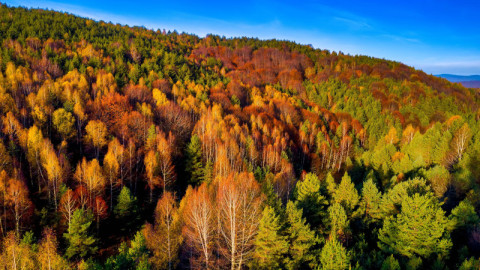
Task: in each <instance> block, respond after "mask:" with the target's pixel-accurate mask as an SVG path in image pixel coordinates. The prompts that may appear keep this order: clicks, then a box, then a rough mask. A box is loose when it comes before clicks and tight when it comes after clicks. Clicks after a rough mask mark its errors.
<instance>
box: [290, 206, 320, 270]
mask: <svg viewBox="0 0 480 270" xmlns="http://www.w3.org/2000/svg"><path fill="white" fill-rule="evenodd" d="M286 221H287V228H286V234H287V238H288V242H289V249H288V254H289V256H288V257H287V258H286V263H285V266H286V268H287V269H301V268H305V267H306V266H307V265H308V264H309V263H310V262H311V261H312V260H313V258H314V256H313V255H312V248H313V246H314V245H315V244H316V243H317V238H316V236H315V232H314V231H312V230H311V229H310V226H309V225H308V224H307V222H306V220H305V218H303V217H302V209H299V208H298V207H297V205H296V204H295V203H293V202H291V201H289V202H288V203H287V209H286Z"/></svg>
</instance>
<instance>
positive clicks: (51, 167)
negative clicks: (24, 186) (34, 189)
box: [42, 139, 64, 210]
mask: <svg viewBox="0 0 480 270" xmlns="http://www.w3.org/2000/svg"><path fill="white" fill-rule="evenodd" d="M42 165H43V167H44V168H45V171H46V172H47V176H48V181H49V189H48V194H49V195H50V194H51V193H50V191H53V203H54V205H55V210H57V209H58V199H57V197H58V191H59V188H60V185H61V184H62V182H63V176H64V175H63V174H64V173H63V168H62V167H61V165H60V161H59V159H58V156H57V154H56V152H55V149H54V148H53V145H52V144H51V143H50V141H49V140H48V139H45V141H44V143H43V150H42Z"/></svg>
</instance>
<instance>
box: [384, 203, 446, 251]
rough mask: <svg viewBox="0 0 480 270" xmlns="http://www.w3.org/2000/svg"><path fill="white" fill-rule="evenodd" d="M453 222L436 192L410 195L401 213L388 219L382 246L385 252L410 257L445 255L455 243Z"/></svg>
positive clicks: (403, 204) (385, 224)
mask: <svg viewBox="0 0 480 270" xmlns="http://www.w3.org/2000/svg"><path fill="white" fill-rule="evenodd" d="M449 223H450V222H449V221H448V219H447V218H446V217H445V214H444V212H443V210H442V209H441V208H440V206H439V204H438V202H437V199H436V198H435V197H433V196H432V195H430V196H428V195H420V194H414V195H413V196H412V197H410V196H407V197H405V198H404V199H403V201H402V206H401V211H400V213H399V214H398V215H396V216H390V217H387V219H386V220H385V221H384V224H383V228H382V229H380V232H379V236H378V239H379V243H378V245H379V247H380V248H381V249H382V250H384V251H385V252H389V253H394V254H400V255H404V256H408V257H412V256H415V255H417V256H420V257H423V258H427V257H429V256H430V255H431V254H434V253H436V254H438V255H440V256H443V255H446V254H448V252H449V250H450V248H451V246H452V242H451V240H450V232H449V228H450V227H451V226H450V224H449Z"/></svg>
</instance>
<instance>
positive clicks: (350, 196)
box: [334, 172, 360, 216]
mask: <svg viewBox="0 0 480 270" xmlns="http://www.w3.org/2000/svg"><path fill="white" fill-rule="evenodd" d="M334 201H335V202H337V203H340V204H342V206H343V207H344V208H345V210H346V211H347V214H348V215H349V216H350V215H351V214H352V212H353V210H354V209H355V207H356V206H357V205H358V202H359V201H360V196H358V192H357V189H356V188H355V185H354V184H353V183H352V179H351V178H350V176H349V175H348V173H347V172H345V175H344V176H343V177H342V181H341V182H340V184H339V185H338V187H337V189H336V190H335V195H334Z"/></svg>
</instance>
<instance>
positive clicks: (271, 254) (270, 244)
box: [253, 206, 288, 269]
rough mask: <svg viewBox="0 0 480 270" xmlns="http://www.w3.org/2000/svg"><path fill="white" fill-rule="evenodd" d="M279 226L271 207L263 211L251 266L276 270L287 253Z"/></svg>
mask: <svg viewBox="0 0 480 270" xmlns="http://www.w3.org/2000/svg"><path fill="white" fill-rule="evenodd" d="M280 228H281V224H280V219H279V217H278V215H276V214H275V211H274V209H273V208H272V207H270V206H267V207H265V209H264V210H263V213H262V218H261V219H260V224H259V228H258V233H257V236H256V238H255V252H254V254H253V257H254V261H253V264H254V266H255V267H253V268H258V269H278V268H280V266H281V261H282V258H283V257H284V256H285V254H286V253H287V251H288V243H287V241H286V239H285V237H284V236H282V235H281V232H280Z"/></svg>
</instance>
